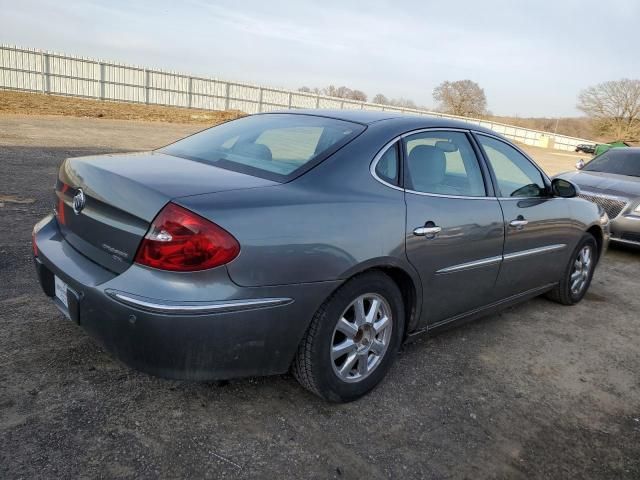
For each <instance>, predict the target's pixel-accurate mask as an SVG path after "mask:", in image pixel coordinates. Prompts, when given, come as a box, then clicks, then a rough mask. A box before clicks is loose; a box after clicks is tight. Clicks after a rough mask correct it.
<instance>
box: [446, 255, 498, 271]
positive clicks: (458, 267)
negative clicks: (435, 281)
mask: <svg viewBox="0 0 640 480" xmlns="http://www.w3.org/2000/svg"><path fill="white" fill-rule="evenodd" d="M501 261H502V255H498V256H497V257H489V258H482V259H480V260H475V261H473V262H467V263H461V264H459V265H453V266H451V267H445V268H441V269H440V270H438V271H437V272H436V273H452V272H459V271H461V270H468V269H471V268H476V267H483V266H486V265H493V264H494V263H500V262H501Z"/></svg>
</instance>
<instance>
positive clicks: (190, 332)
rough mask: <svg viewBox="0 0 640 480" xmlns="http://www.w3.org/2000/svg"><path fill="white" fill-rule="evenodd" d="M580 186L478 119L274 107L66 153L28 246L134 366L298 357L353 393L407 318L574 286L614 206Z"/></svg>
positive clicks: (267, 364)
mask: <svg viewBox="0 0 640 480" xmlns="http://www.w3.org/2000/svg"><path fill="white" fill-rule="evenodd" d="M578 193H579V192H578V188H577V187H576V186H575V185H574V184H573V183H571V182H570V181H568V180H566V179H555V180H553V181H550V180H549V178H548V177H547V176H546V175H545V174H544V172H543V171H542V170H541V169H540V168H539V167H538V166H537V165H536V164H535V163H534V162H533V161H532V160H531V159H530V158H529V157H528V156H527V155H526V154H525V153H523V152H522V151H521V150H520V149H519V148H517V147H516V146H514V145H513V144H512V143H510V142H509V141H507V140H505V139H504V138H502V137H500V136H499V135H497V134H496V133H494V132H492V131H490V130H487V129H484V128H481V127H477V126H475V125H471V124H467V123H463V122H456V121H451V120H446V119H440V118H427V117H413V116H411V117H409V116H396V115H393V114H389V113H388V112H363V111H295V112H291V111H290V112H282V113H268V114H259V115H253V116H249V117H245V118H241V119H238V120H234V121H231V122H228V123H225V124H222V125H219V126H216V127H213V128H210V129H208V130H204V131H202V132H200V133H197V134H195V135H192V136H190V137H187V138H185V139H183V140H180V141H178V142H176V143H174V144H172V145H169V146H167V147H164V148H161V149H159V150H155V151H152V152H146V153H133V154H115V155H100V156H89V157H81V158H70V159H67V160H65V161H64V162H63V164H62V166H61V167H60V171H59V176H58V180H57V185H56V188H55V195H56V196H55V208H54V214H52V215H49V216H48V217H46V218H44V219H43V220H41V221H40V222H39V223H38V224H37V225H36V226H35V227H34V230H33V251H34V258H35V264H36V269H37V273H38V277H39V280H40V283H41V285H42V288H43V290H44V292H45V293H46V294H47V295H48V296H49V297H51V298H52V300H53V302H54V303H55V305H57V307H58V308H59V309H60V310H61V311H62V312H63V313H64V315H65V316H66V317H68V318H69V319H70V320H72V321H73V322H75V323H77V324H79V325H80V326H82V327H83V328H84V329H85V330H86V331H87V332H88V333H89V334H90V335H91V336H93V337H95V338H96V339H97V340H98V341H100V342H101V343H102V344H103V345H104V346H105V348H106V349H107V350H109V351H110V352H111V353H112V354H113V356H114V357H116V358H118V359H120V360H121V361H123V362H124V363H126V364H128V365H130V366H132V367H134V368H137V369H140V370H143V371H145V372H149V373H151V374H155V375H159V376H163V377H170V378H180V379H193V380H212V379H225V378H230V377H239V376H247V375H268V374H279V373H283V372H286V371H288V370H291V371H292V372H293V374H294V375H295V377H296V378H297V379H298V380H299V381H300V383H301V384H302V385H303V386H304V387H306V388H307V389H309V390H310V391H312V392H313V393H315V394H317V395H319V396H321V397H323V398H325V399H327V400H331V401H349V400H354V399H356V398H358V397H360V396H362V395H364V394H365V393H366V392H368V391H369V390H371V389H372V388H373V387H374V386H375V385H376V384H378V383H379V382H380V381H381V380H382V378H383V376H384V375H385V373H386V372H387V371H388V370H389V368H390V366H391V364H392V362H393V360H394V357H395V355H396V352H397V351H398V349H399V348H400V346H401V344H402V342H403V341H405V340H406V339H408V338H410V337H411V336H413V335H416V334H419V333H423V332H431V331H434V330H436V329H438V328H440V327H443V326H446V325H451V324H453V323H456V322H460V321H464V320H469V319H471V318H475V317H478V316H481V315H486V314H488V313H490V312H495V311H496V310H498V309H500V308H504V307H506V306H508V305H512V304H514V303H516V302H521V301H524V300H526V299H529V298H531V297H534V296H537V295H541V294H547V295H548V296H549V297H550V298H552V299H553V300H556V301H557V302H560V303H562V304H565V305H571V304H574V303H576V302H579V301H580V300H581V299H582V298H583V296H584V295H585V293H586V291H587V289H588V288H589V284H590V282H591V278H592V276H593V273H594V269H595V267H596V264H597V262H598V260H599V259H600V257H601V256H602V254H603V252H604V251H605V249H606V248H607V244H608V240H609V222H608V218H607V215H606V213H605V212H604V211H603V210H602V209H601V208H600V207H598V206H597V205H595V204H593V203H590V202H588V201H586V200H584V199H581V198H578V197H577V195H578Z"/></svg>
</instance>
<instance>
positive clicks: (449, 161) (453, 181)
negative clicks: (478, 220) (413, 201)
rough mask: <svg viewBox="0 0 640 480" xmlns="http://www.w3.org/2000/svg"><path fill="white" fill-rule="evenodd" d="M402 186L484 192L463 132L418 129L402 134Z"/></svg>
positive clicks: (458, 192)
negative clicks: (404, 162) (404, 151)
mask: <svg viewBox="0 0 640 480" xmlns="http://www.w3.org/2000/svg"><path fill="white" fill-rule="evenodd" d="M405 148H406V152H407V161H406V169H405V172H406V173H405V186H406V188H407V189H409V190H414V191H416V192H422V193H435V194H439V195H455V196H466V197H483V196H485V195H486V191H485V187H484V181H483V178H482V171H481V170H480V165H479V164H478V159H477V158H476V155H475V153H474V151H473V148H472V147H471V144H470V143H469V139H468V138H467V136H466V134H465V133H463V132H449V131H441V132H440V131H433V132H421V133H416V134H415V135H410V136H408V137H406V138H405Z"/></svg>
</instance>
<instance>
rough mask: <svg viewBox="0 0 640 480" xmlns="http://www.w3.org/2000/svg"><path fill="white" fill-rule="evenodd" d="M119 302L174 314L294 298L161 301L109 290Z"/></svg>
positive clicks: (263, 304)
mask: <svg viewBox="0 0 640 480" xmlns="http://www.w3.org/2000/svg"><path fill="white" fill-rule="evenodd" d="M106 293H107V295H109V296H110V297H111V298H113V299H114V300H117V301H118V302H120V303H122V304H124V305H127V306H130V307H134V308H138V309H140V310H145V311H148V312H153V313H163V314H174V315H202V314H207V313H225V312H237V311H241V310H253V309H256V308H265V307H278V306H281V305H288V304H289V303H292V302H293V299H292V298H247V299H239V300H227V301H220V302H191V303H161V302H160V301H158V300H151V299H143V298H139V297H137V296H134V295H129V294H126V293H122V292H117V291H114V290H107V291H106Z"/></svg>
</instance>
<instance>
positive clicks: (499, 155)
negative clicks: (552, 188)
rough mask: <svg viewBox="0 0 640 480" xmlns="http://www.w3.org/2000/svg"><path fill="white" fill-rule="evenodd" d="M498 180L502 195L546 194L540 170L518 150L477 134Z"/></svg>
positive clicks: (529, 195) (541, 195) (540, 195)
mask: <svg viewBox="0 0 640 480" xmlns="http://www.w3.org/2000/svg"><path fill="white" fill-rule="evenodd" d="M478 141H479V142H480V144H481V145H482V148H483V149H484V152H485V154H486V155H487V158H488V159H489V163H490V164H491V167H492V168H493V172H494V173H495V175H496V180H497V181H498V189H499V190H500V196H502V197H544V196H546V195H547V189H546V187H545V183H544V180H543V178H542V174H541V173H540V171H539V170H538V169H537V168H536V167H535V166H534V165H533V164H532V163H531V162H530V161H529V159H528V158H527V157H525V156H524V155H523V154H521V153H520V152H519V151H518V150H516V149H515V148H513V147H511V146H510V145H507V144H506V143H504V142H501V141H500V140H496V139H495V138H491V137H486V136H484V135H478Z"/></svg>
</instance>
